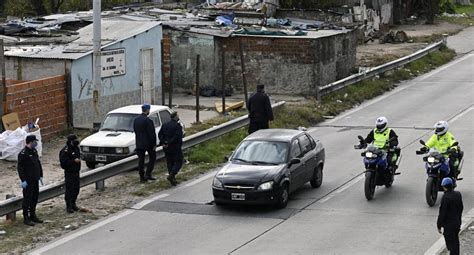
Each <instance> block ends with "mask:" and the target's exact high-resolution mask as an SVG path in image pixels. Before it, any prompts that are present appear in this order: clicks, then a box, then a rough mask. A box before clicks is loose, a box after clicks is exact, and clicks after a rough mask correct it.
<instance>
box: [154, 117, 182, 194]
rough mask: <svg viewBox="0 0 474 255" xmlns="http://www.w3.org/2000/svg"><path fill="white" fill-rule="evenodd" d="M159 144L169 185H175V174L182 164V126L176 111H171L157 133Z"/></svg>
mask: <svg viewBox="0 0 474 255" xmlns="http://www.w3.org/2000/svg"><path fill="white" fill-rule="evenodd" d="M158 138H159V139H160V145H162V146H163V151H164V152H165V157H166V166H167V168H168V177H167V179H168V181H169V182H170V183H171V185H173V186H176V185H177V184H178V182H177V181H176V175H177V174H178V172H179V170H180V169H181V167H182V166H183V151H182V149H181V146H182V145H183V128H182V126H181V124H180V123H179V116H178V113H177V112H173V113H171V121H168V122H166V123H165V124H163V126H162V127H161V129H160V132H159V133H158Z"/></svg>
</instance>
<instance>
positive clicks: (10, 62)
mask: <svg viewBox="0 0 474 255" xmlns="http://www.w3.org/2000/svg"><path fill="white" fill-rule="evenodd" d="M5 59H6V61H5V70H6V76H7V79H12V80H38V79H43V78H45V77H51V76H58V75H65V74H66V71H67V69H68V68H70V66H71V61H70V60H60V59H36V58H19V57H7V56H6V57H5Z"/></svg>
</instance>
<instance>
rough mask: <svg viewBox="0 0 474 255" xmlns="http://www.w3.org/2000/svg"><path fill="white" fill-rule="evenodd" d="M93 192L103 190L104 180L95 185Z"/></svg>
mask: <svg viewBox="0 0 474 255" xmlns="http://www.w3.org/2000/svg"><path fill="white" fill-rule="evenodd" d="M95 190H98V191H104V190H105V180H101V181H98V182H96V183H95Z"/></svg>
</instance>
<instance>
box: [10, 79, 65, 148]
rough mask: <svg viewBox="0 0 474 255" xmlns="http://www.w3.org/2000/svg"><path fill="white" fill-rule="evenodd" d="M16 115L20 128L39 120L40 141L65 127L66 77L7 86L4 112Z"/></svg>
mask: <svg viewBox="0 0 474 255" xmlns="http://www.w3.org/2000/svg"><path fill="white" fill-rule="evenodd" d="M11 112H17V113H18V115H19V118H20V122H21V125H22V126H24V125H26V124H27V123H28V121H32V122H34V121H35V120H36V118H40V121H39V126H40V128H41V136H42V137H43V138H44V139H48V138H51V137H52V136H53V135H55V134H58V133H60V132H61V131H63V130H64V129H66V128H67V96H66V77H65V76H64V75H62V76H55V77H50V78H46V79H41V80H34V81H28V82H22V83H16V84H10V85H7V113H11Z"/></svg>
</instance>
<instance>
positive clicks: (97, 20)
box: [92, 0, 102, 121]
mask: <svg viewBox="0 0 474 255" xmlns="http://www.w3.org/2000/svg"><path fill="white" fill-rule="evenodd" d="M93 9H94V22H93V33H94V38H93V45H94V54H93V65H94V69H93V72H92V75H93V79H92V80H93V88H94V91H93V94H92V95H93V102H94V108H95V118H94V120H95V121H100V113H99V96H100V95H99V92H100V88H101V83H102V77H101V76H102V75H101V73H102V66H101V52H100V51H101V50H100V47H101V37H102V35H101V18H102V17H101V0H94V3H93Z"/></svg>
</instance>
